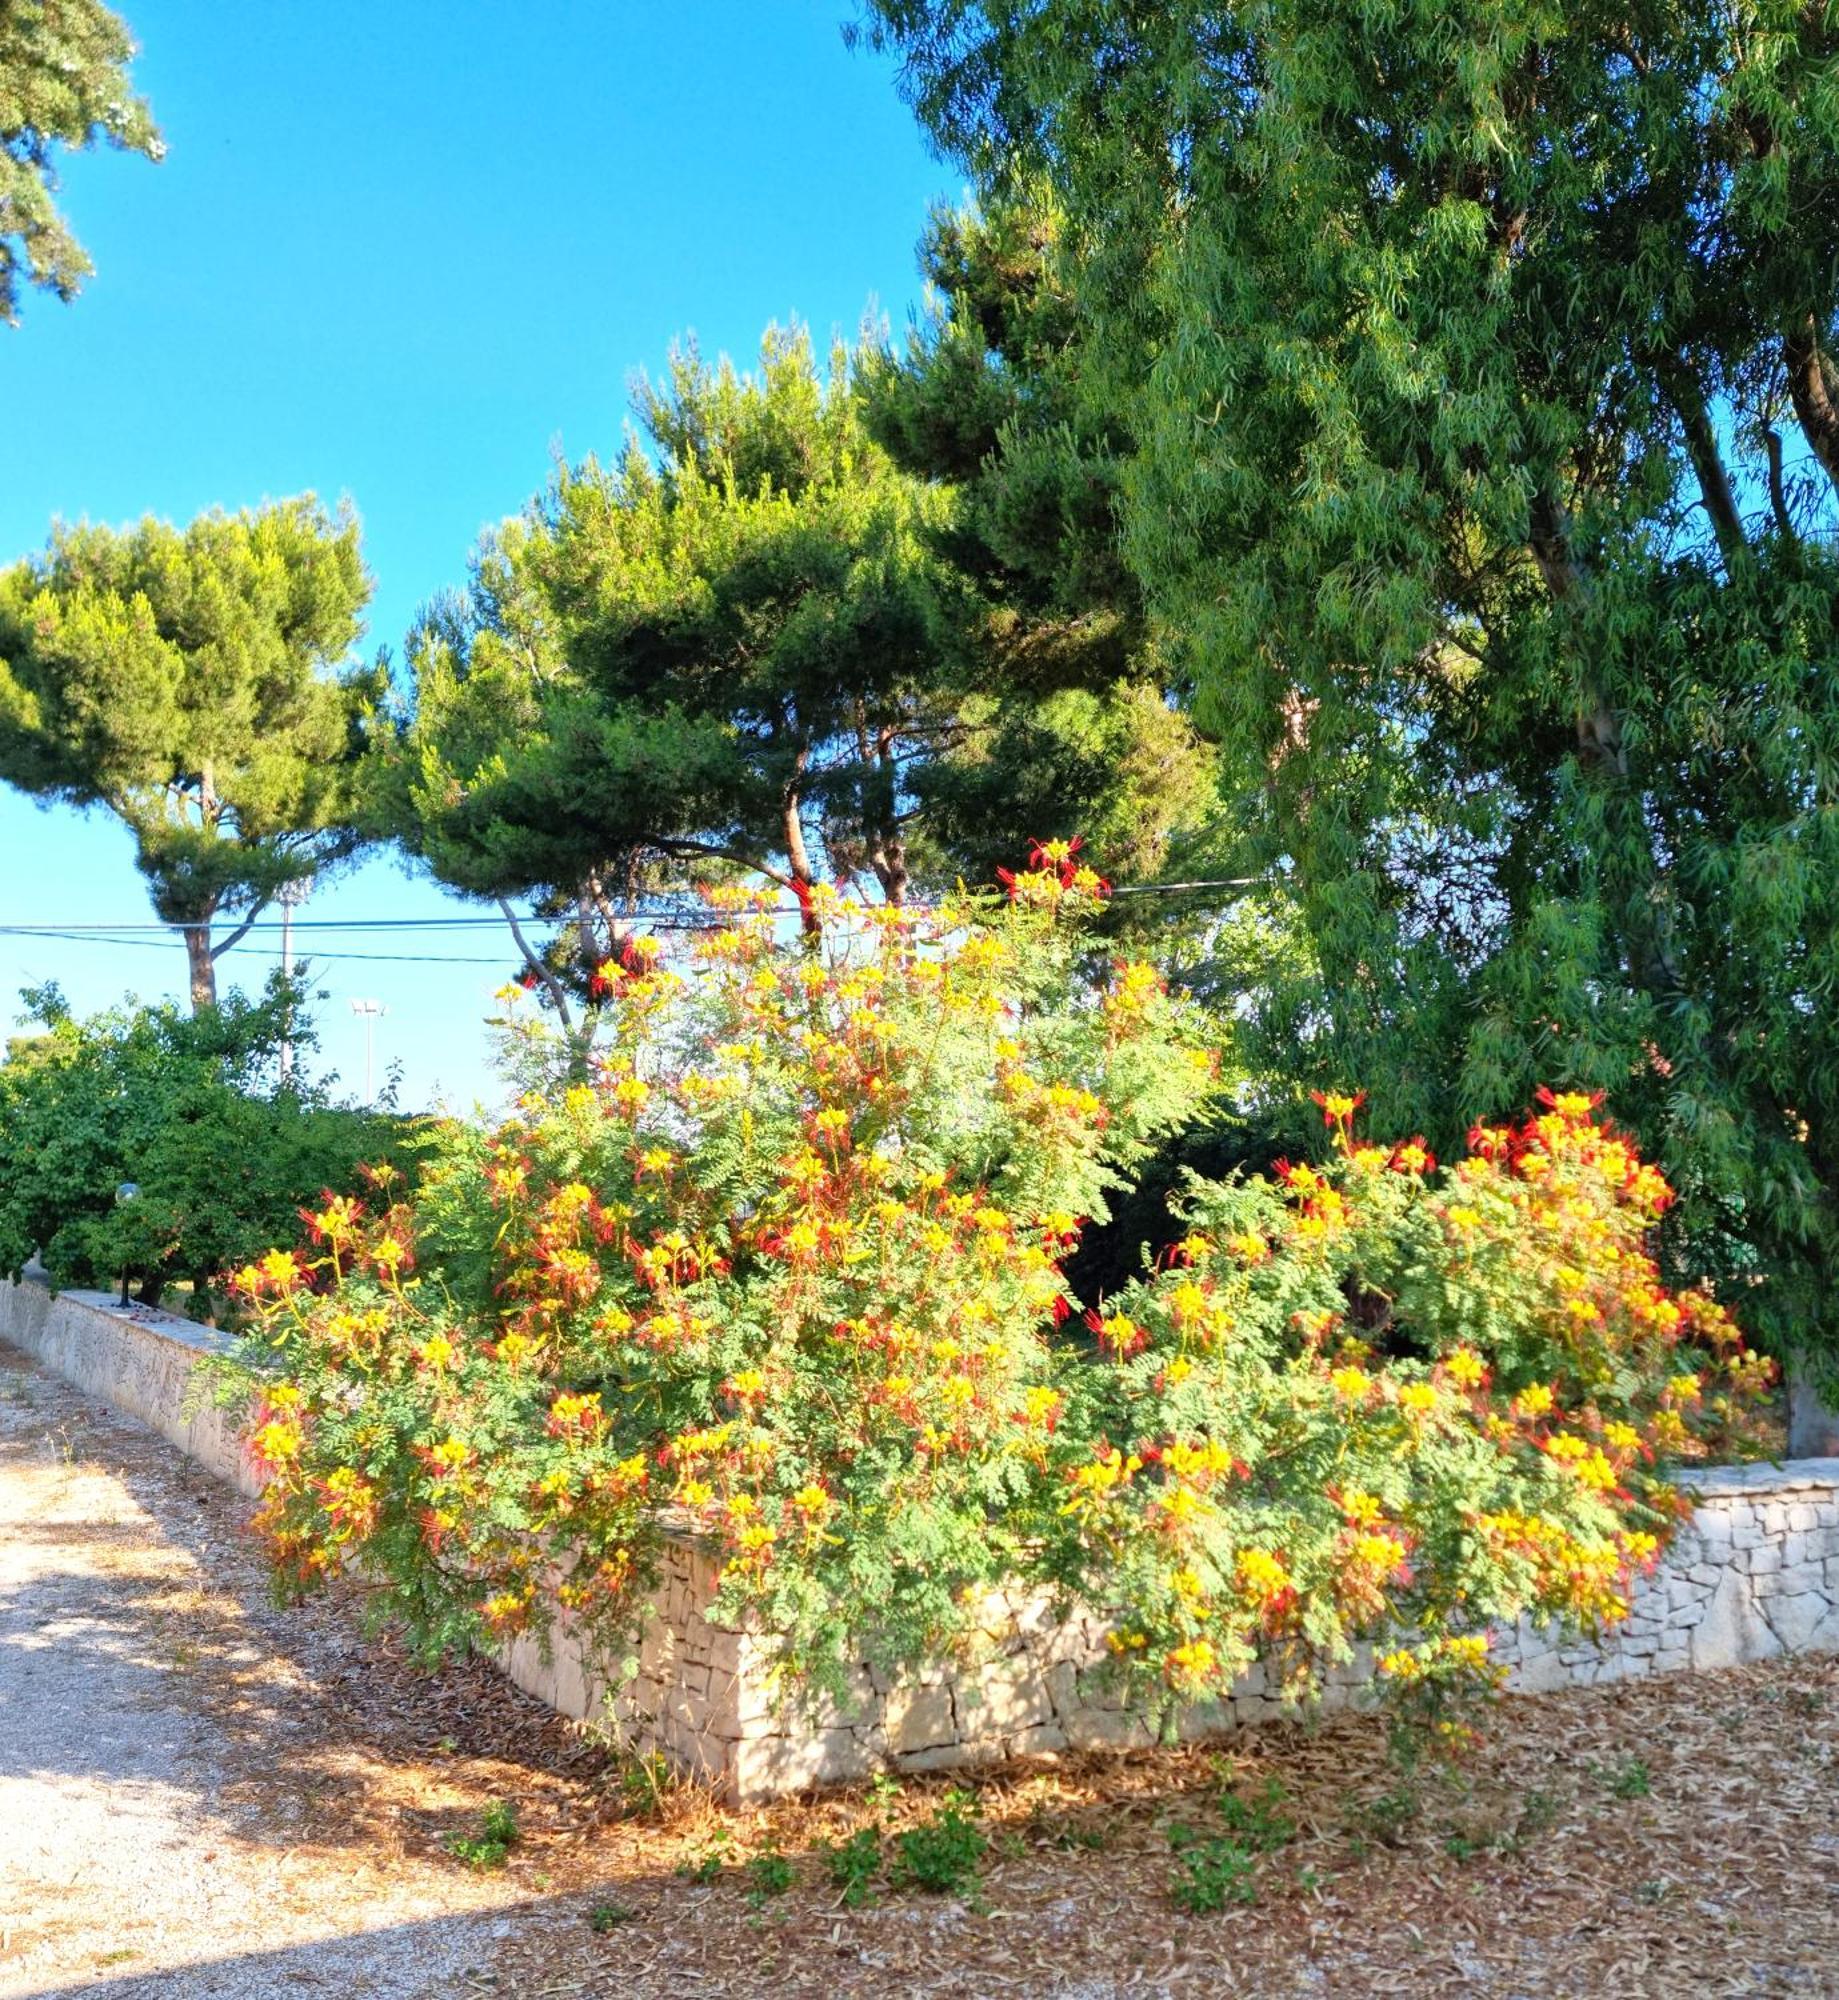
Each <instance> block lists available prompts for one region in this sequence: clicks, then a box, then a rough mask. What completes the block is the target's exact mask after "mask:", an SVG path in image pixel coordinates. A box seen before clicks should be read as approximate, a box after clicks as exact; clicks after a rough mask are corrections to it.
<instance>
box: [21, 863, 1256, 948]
mask: <svg viewBox="0 0 1839 2000" xmlns="http://www.w3.org/2000/svg"><path fill="white" fill-rule="evenodd" d="M1267 880H1268V878H1267V877H1264V876H1258V875H1235V876H1226V877H1222V878H1219V879H1216V880H1212V881H1196V882H1125V883H1120V884H1119V885H1118V886H1117V887H1116V888H1114V889H1113V890H1112V891H1111V895H1112V896H1113V897H1114V898H1115V897H1118V896H1177V895H1183V896H1185V895H1194V894H1198V893H1201V892H1203V891H1207V890H1212V889H1258V888H1263V887H1264V886H1265V885H1266V882H1267ZM865 907H874V908H877V909H880V908H885V907H886V905H883V904H876V905H872V906H865ZM902 907H903V908H905V909H908V910H915V911H926V910H937V909H940V908H942V907H943V905H942V904H941V903H939V902H937V901H926V902H909V903H906V904H904V905H903V906H902ZM760 914H761V915H765V916H781V917H795V916H797V915H798V914H799V906H798V904H797V903H795V902H794V903H782V904H773V905H771V906H769V907H768V908H767V909H765V910H763V911H761V912H760ZM520 920H521V921H522V922H524V923H528V924H531V925H536V926H541V925H544V924H555V923H567V922H572V921H573V919H571V918H565V917H538V916H525V917H522V918H521V919H520ZM620 921H622V922H625V923H632V924H643V925H645V926H647V927H648V928H650V929H653V930H706V929H710V928H719V927H720V926H722V925H724V924H727V923H730V922H732V921H733V919H732V917H730V916H728V915H726V914H724V913H722V912H720V911H709V912H707V913H691V912H684V911H676V910H664V911H658V912H656V913H655V914H654V913H652V912H649V911H645V910H636V911H632V912H629V913H627V914H625V915H624V916H622V917H621V919H620ZM220 926H221V927H223V928H226V929H234V930H236V931H237V932H238V933H239V934H242V935H247V934H248V933H250V932H254V931H278V930H280V929H281V928H282V924H281V923H280V921H279V920H272V921H271V920H269V919H266V918H258V919H257V920H256V921H255V922H253V923H249V924H239V923H237V922H236V920H235V919H234V918H229V919H225V918H219V919H215V920H213V921H212V922H211V923H183V922H182V923H160V922H157V921H156V922H141V921H134V920H130V921H128V922H124V923H116V924H84V923H71V922H55V923H37V922H23V923H0V937H50V938H67V939H80V938H84V937H90V936H95V937H98V938H111V939H116V940H119V941H120V942H122V943H124V944H125V943H128V942H131V941H132V939H133V937H134V936H135V935H136V934H144V933H153V934H155V935H156V936H158V937H162V938H163V937H166V936H168V935H170V934H171V933H172V932H174V931H193V930H214V929H217V928H219V927H220ZM504 927H505V925H504V919H503V918H502V917H296V918H295V919H294V920H293V925H292V928H293V929H294V930H296V931H427V930H500V929H503V928H504Z"/></svg>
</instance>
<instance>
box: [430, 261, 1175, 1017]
mask: <svg viewBox="0 0 1839 2000" xmlns="http://www.w3.org/2000/svg"><path fill="white" fill-rule="evenodd" d="M964 282H965V283H966V284H967V285H969V284H970V282H971V281H970V280H969V279H968V278H966V279H965V280H964ZM939 337H940V338H942V339H955V335H951V334H950V333H949V330H942V331H941V333H940V336H939ZM936 365H938V363H937V361H936V357H935V356H934V355H933V352H932V348H931V346H930V345H929V344H928V343H927V342H923V341H922V342H921V343H920V344H919V345H917V346H916V348H915V350H914V353H913V355H912V357H910V360H909V362H907V363H905V364H898V363H896V362H895V361H894V360H893V358H892V357H890V356H888V355H885V354H882V353H881V352H879V351H878V350H875V349H872V348H871V349H867V350H865V351H862V352H860V353H858V354H855V355H851V354H850V353H849V352H848V351H847V350H845V349H843V348H840V347H839V348H837V349H836V350H834V351H833V352H832V354H831V355H830V357H829V361H828V368H827V370H826V369H824V368H822V367H820V365H819V361H818V357H817V356H816V355H815V354H814V352H813V350H812V346H811V343H810V340H809V338H808V336H807V335H806V334H805V333H803V332H802V331H800V330H796V329H794V330H793V331H791V332H781V331H779V330H776V329H775V330H771V331H769V332H768V334H767V336H766V338H765V340H764V342H763V345H762V350H761V360H760V367H759V371H758V373H757V374H754V375H748V376H742V375H740V374H737V372H736V371H735V370H734V369H733V367H732V366H731V365H730V364H728V363H727V362H725V361H724V362H723V363H722V364H721V365H720V366H719V367H710V366H709V365H708V364H706V363H705V362H704V361H703V360H702V359H701V358H700V357H699V356H698V355H697V354H696V353H695V351H694V350H693V349H692V350H689V351H686V352H683V353H680V354H678V355H677V356H676V357H675V358H674V359H673V363H672V367H671V372H670V376H669V379H668V381H667V382H666V383H665V385H664V386H662V387H661V388H660V387H652V386H650V385H647V386H646V388H645V389H643V390H642V391H641V393H640V395H639V398H638V402H637V407H636V415H637V419H638V431H637V433H636V434H635V435H634V436H633V437H632V438H631V439H629V441H628V445H627V449H626V451H625V453H624V455H623V456H622V457H621V459H620V460H619V461H618V462H617V463H616V464H613V465H610V466H609V465H603V464H602V463H600V462H599V461H598V460H595V459H591V458H590V459H588V460H587V461H585V462H583V463H582V464H580V465H578V466H573V467H566V468H563V469H562V470H561V471H559V472H558V473H557V475H556V477H555V479H554V481H553V483H552V485H551V486H550V488H549V490H548V492H547V493H546V494H545V495H544V496H543V497H542V498H541V499H540V500H539V501H538V502H536V503H535V504H533V505H532V507H531V508H530V509H528V510H527V511H526V513H525V514H524V515H523V516H522V517H521V518H519V519H518V520H515V521H512V522H510V523H507V524H506V525H505V526H504V527H503V528H502V529H501V530H500V531H499V532H498V534H497V535H496V536H495V537H494V539H493V541H492V542H491V544H490V545H489V546H488V547H487V549H486V550H485V552H484V553H483V555H482V556H481V557H480V558H479V560H478V562H477V564H476V566H475V572H474V577H473V582H472V587H471V589H470V591H469V592H468V593H467V594H466V595H465V596H464V597H461V598H450V599H447V600H443V601H441V602H439V603H437V604H436V605H434V606H433V607H431V608H430V610H429V611H428V612H427V613H426V614H425V615H424V617H423V619H422V621H421V623H420V625H419V626H418V628H417V630H416V632H415V633H414V634H413V635H412V637H411V640H410V645H409V657H410V662H411V665H412V667H413V670H414V676H415V697H414V705H413V711H412V713H411V714H410V715H409V716H408V717H406V718H405V719H404V720H403V724H402V729H401V740H400V745H399V751H400V754H399V756H398V758H397V760H396V764H395V771H394V777H395V788H394V793H393V798H394V805H393V808H392V810H393V813H394V822H395V825H396V827H397V829H398V830H399V831H400V832H401V834H402V836H403V837H404V839H405V840H406V841H407V843H408V844H409V845H410V847H411V848H413V849H414V850H415V851H416V852H418V853H419V854H420V855H422V856H423V858H424V859H425V860H426V861H427V863H428V865H429V867H430V868H431V869H432V870H433V872H434V873H435V874H436V875H437V876H439V877H440V879H442V880H443V881H445V882H448V883H450V884H452V885H453V886H455V887H457V888H459V889H461V890H462V891H464V892H466V893H469V894H473V895H479V896H491V897H501V896H506V895H509V894H513V893H517V894H523V893H530V894H533V895H535V896H536V897H537V899H538V902H539V906H540V908H541V909H542V911H543V912H544V914H546V915H547V916H549V917H550V918H551V919H553V920H555V921H557V922H559V923H560V924H562V926H563V930H562V933H561V935H560V936H558V937H557V938H556V939H555V940H554V941H553V944H552V946H551V948H550V951H549V955H548V962H547V964H546V967H545V971H546V973H547V974H548V976H549V977H548V984H547V987H546V991H547V994H548V997H549V999H550V1000H551V1002H552V1004H556V1005H559V1006H562V1007H564V1008H566V1007H568V1006H569V1005H570V1004H571V1002H572V1001H573V1000H576V999H578V998H579V997H580V996H581V994H582V992H583V991H584V989H585V988H587V987H588V986H589V985H590V984H591V982H592V979H593V976H594V972H595V969H596V968H597V967H598V965H599V964H600V963H601V961H602V960H604V959H605V958H607V957H610V956H612V955H613V954H614V951H615V948H616V943H617V939H618V936H619V934H620V920H621V917H622V916H623V915H625V914H629V913H630V912H631V911H632V910H633V909H634V908H636V907H640V906H642V905H643V904H644V902H645V901H646V899H647V897H649V896H651V895H653V894H654V893H657V892H659V891H661V890H669V889H672V888H676V887H678V886H680V885H682V884H683V883H684V882H685V881H686V880H707V879H709V878H711V877H716V878H719V877H721V876H723V875H724V874H731V873H733V872H734V871H735V870H736V869H737V868H754V869H760V870H763V871H765V872H766V873H768V874H769V875H771V876H772V877H773V878H774V879H777V880H779V881H780V882H781V883H782V884H785V885H790V886H793V887H794V888H795V890H796V891H797V892H798V893H803V892H804V891H805V890H807V889H808V888H809V887H810V886H811V885H812V884H814V883H817V882H819V881H824V880H828V881H832V882H835V883H840V884H844V885H850V884H855V883H858V882H859V883H862V884H864V885H873V887H874V888H875V889H876V890H877V891H878V892H879V893H880V894H882V895H884V896H885V897H887V898H888V899H889V900H890V901H894V902H899V901H900V900H902V898H903V897H905V896H906V895H907V894H908V893H909V891H910V889H911V888H912V887H913V886H914V885H915V884H919V885H921V886H925V887H929V888H934V889H938V888H946V887H949V886H950V885H951V883H952V882H953V881H954V880H955V879H957V878H958V877H959V876H960V875H962V876H963V877H964V878H965V879H969V880H988V879H989V874H990V870H991V867H992V865H993V863H994V862H995V861H996V860H997V859H1000V858H1003V857H1004V856H1006V855H1007V854H1008V852H1009V850H1010V848H1011V846H1012V843H1013V839H1014V828H1015V827H1016V826H1017V825H1018V824H1022V825H1027V826H1030V827H1032V828H1038V829H1039V831H1040V834H1041V837H1043V838H1048V837H1068V836H1071V835H1073V834H1075V833H1079V832H1082V831H1083V832H1084V833H1085V834H1086V835H1087V836H1088V837H1092V838H1096V839H1099V840H1102V841H1103V842H1104V844H1105V850H1106V852H1107V854H1108V855H1109V856H1111V857H1113V865H1114V866H1115V867H1117V868H1118V869H1119V870H1120V871H1121V872H1127V873H1133V874H1135V873H1143V872H1147V871H1149V870H1151V869H1153V868H1154V867H1155V866H1156V865H1158V864H1159V862H1160V860H1161V858H1162V857H1163V855H1164V854H1165V852H1167V851H1168V849H1169V847H1170V843H1171V841H1172V840H1173V839H1174V837H1175V835H1176V834H1177V833H1178V832H1179V831H1180V830H1181V829H1182V828H1183V827H1185V826H1187V825H1189V824H1190V823H1191V822H1197V821H1199V820H1202V819H1204V818H1205V817H1206V815H1207V814H1208V813H1209V812H1210V811H1211V810H1212V809H1213V804H1214V790H1213V783H1212V765H1211V759H1210V757H1209V755H1208V753H1207V752H1206V750H1205V749H1204V747H1203V746H1202V745H1200V744H1199V742H1198V741H1197V739H1196V738H1195V736H1194V733H1193V731H1192V729H1191V727H1190V726H1189V725H1188V723H1187V722H1186V720H1185V719H1184V718H1183V717H1182V716H1181V714H1180V713H1179V712H1178V711H1176V710H1175V709H1173V708H1171V707H1170V706H1169V705H1168V704H1167V703H1166V702H1165V701H1164V700H1163V699H1162V690H1161V686H1160V683H1159V682H1158V681H1157V680H1156V679H1155V677H1154V672H1153V663H1151V662H1149V661H1148V660H1147V658H1146V656H1144V654H1143V650H1142V647H1141V644H1140V642H1137V643H1135V645H1134V650H1133V642H1132V640H1131V638H1130V635H1129V634H1128V633H1127V632H1126V631H1125V630H1124V625H1125V624H1126V623H1127V622H1128V621H1127V617H1126V614H1124V613H1121V612H1120V613H1113V612H1111V611H1109V610H1107V611H1106V612H1104V613H1103V615H1102V616H1098V615H1094V614H1093V612H1092V609H1091V607H1090V605H1081V606H1079V607H1077V608H1076V609H1069V608H1068V607H1067V606H1066V605H1064V604H1063V603H1062V602H1060V601H1059V597H1058V596H1056V594H1055V593H1056V591H1057V590H1058V589H1059V586H1058V585H1056V586H1053V587H1051V588H1050V587H1049V586H1048V585H1047V584H1044V583H1041V582H1039V581H1035V582H1030V581H1028V580H1027V579H1026V578H1025V577H1024V576H1023V566H1025V563H1026V562H1027V561H1028V560H1030V559H1028V558H1026V557H1025V556H1024V555H1023V553H1022V552H1021V551H1019V550H1011V551H1010V552H1009V554H1008V555H1007V556H999V555H998V554H997V553H996V552H995V550H994V548H993V546H991V545H990V543H989V537H990V536H991V535H992V534H993V533H994V532H995V530H994V529H993V528H991V527H990V526H989V524H988V522H987V521H986V520H985V518H984V516H985V514H986V513H987V511H988V510H987V508H985V507H984V504H983V502H982V501H980V500H979V499H978V498H977V497H976V496H975V495H967V494H966V493H963V492H961V491H960V489H959V488H958V487H957V486H956V485H954V484H953V483H952V481H953V478H954V477H955V472H956V469H960V468H961V465H962V462H963V457H964V453H965V452H971V451H974V450H975V449H978V448H980V447H978V446H977V445H976V444H974V443H973V442H971V441H967V442H966V443H965V445H964V447H963V451H962V452H958V451H953V450H950V449H948V448H947V447H946V446H945V445H944V444H943V443H941V442H940V441H939V440H937V439H934V440H933V442H934V443H935V445H937V448H938V451H939V452H940V453H942V454H943V457H944V458H945V459H946V460H947V461H949V463H946V464H941V463H939V462H937V460H936V459H935V461H934V462H930V463H928V462H918V461H913V460H911V459H909V460H908V461H905V462H900V463H897V462H896V459H895V457H894V456H891V455H890V451H889V450H888V449H887V448H885V447H884V444H883V442H882V439H883V438H884V437H888V436H892V435H893V434H894V433H895V432H899V434H900V441H901V444H902V446H903V448H905V449H908V450H911V449H912V448H913V447H914V446H915V445H916V443H917V442H918V441H919V434H920V433H922V432H925V431H926V429H927V427H926V426H925V425H924V424H923V423H922V422H921V421H920V420H919V419H918V418H917V417H915V416H914V415H912V413H911V412H907V413H906V414H905V415H901V414H899V413H897V412H895V411H894V410H893V407H892V406H893V405H895V404H896V403H901V404H902V407H903V409H904V405H905V402H910V401H911V400H913V399H914V398H925V397H931V396H933V394H934V391H933V388H932V386H931V382H930V377H931V372H932V370H933V368H934V367H935V366H936ZM971 365H974V366H975V367H976V368H978V369H979V370H981V371H982V373H983V375H984V376H985V377H986V378H987V380H988V382H989V384H990V385H992V389H993V390H994V388H995V386H996V385H998V384H1000V381H1001V375H1000V370H999V368H998V366H997V358H996V357H995V356H986V355H985V354H984V353H983V352H982V350H981V348H979V349H978V351H977V355H976V358H975V361H974V363H973V364H971ZM903 399H904V400H903ZM972 462H973V463H974V460H973V461H972ZM972 517H975V518H974V519H973V518H972ZM1006 546H1007V545H1006V544H1005V547H1006ZM1041 560H1043V561H1045V560H1046V557H1045V556H1043V557H1042V558H1041ZM1055 560H1057V561H1058V562H1059V563H1060V565H1061V567H1062V569H1064V568H1065V566H1066V563H1067V562H1068V561H1069V560H1070V558H1068V557H1067V556H1066V554H1065V552H1064V551H1061V552H1060V555H1059V556H1058V557H1057V558H1055Z"/></svg>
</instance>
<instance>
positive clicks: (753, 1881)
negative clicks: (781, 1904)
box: [743, 1847, 797, 1909]
mask: <svg viewBox="0 0 1839 2000" xmlns="http://www.w3.org/2000/svg"><path fill="white" fill-rule="evenodd" d="M743 1873H744V1874H745V1875H746V1877H747V1900H748V1901H749V1902H750V1903H751V1904H752V1905H753V1906H754V1908H755V1909H758V1908H759V1907H760V1905H761V1904H762V1903H764V1902H765V1901H766V1900H767V1899H768V1898H769V1897H771V1896H783V1895H784V1894H785V1892H786V1891H787V1890H788V1889H789V1888H790V1887H791V1886H792V1884H793V1882H794V1881H795V1880H796V1879H797V1875H796V1871H795V1870H794V1869H793V1867H792V1864H791V1862H790V1861H789V1860H788V1859H787V1858H786V1857H785V1856H784V1855H783V1854H781V1853H780V1852H779V1850H778V1849H777V1848H776V1847H763V1848H761V1850H760V1851H759V1853H757V1854H754V1855H751V1856H749V1858H748V1862H747V1866H746V1868H745V1869H744V1870H743Z"/></svg>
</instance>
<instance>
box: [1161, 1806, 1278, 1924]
mask: <svg viewBox="0 0 1839 2000" xmlns="http://www.w3.org/2000/svg"><path fill="white" fill-rule="evenodd" d="M1169 1846H1170V1847H1171V1848H1172V1849H1173V1850H1174V1854H1175V1864H1176V1865H1175V1873H1174V1875H1173V1877H1172V1878H1171V1880H1170V1882H1169V1901H1170V1902H1171V1903H1173V1904H1174V1905H1175V1907H1176V1909H1178V1910H1185V1911H1187V1913H1188V1914H1189V1915H1190V1916H1194V1917H1211V1916H1217V1915H1219V1913H1220V1912H1221V1911H1222V1910H1224V1909H1228V1908H1230V1907H1231V1906H1232V1905H1233V1904H1235V1903H1236V1904H1250V1903H1255V1902H1256V1901H1257V1900H1258V1857H1257V1856H1256V1855H1255V1854H1254V1853H1252V1851H1251V1850H1250V1849H1249V1848H1248V1847H1246V1846H1244V1845H1243V1844H1242V1843H1241V1842H1239V1841H1237V1840H1232V1839H1228V1838H1225V1837H1223V1836H1220V1835H1217V1834H1215V1835H1209V1834H1203V1833H1196V1832H1195V1831H1194V1829H1193V1828H1192V1827H1187V1826H1172V1827H1170V1828H1169Z"/></svg>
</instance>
